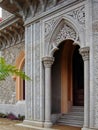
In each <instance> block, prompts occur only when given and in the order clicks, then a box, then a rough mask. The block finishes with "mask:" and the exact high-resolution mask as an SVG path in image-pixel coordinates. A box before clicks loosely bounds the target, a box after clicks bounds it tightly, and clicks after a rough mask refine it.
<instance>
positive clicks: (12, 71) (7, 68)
mask: <svg viewBox="0 0 98 130" xmlns="http://www.w3.org/2000/svg"><path fill="white" fill-rule="evenodd" d="M9 75H17V76H20V77H21V78H22V79H26V80H30V78H29V77H28V76H27V75H25V73H24V72H22V71H21V70H18V69H17V68H16V67H15V66H13V65H10V64H7V63H6V61H5V59H4V58H3V57H0V81H1V80H5V79H6V78H7V77H8V76H9Z"/></svg>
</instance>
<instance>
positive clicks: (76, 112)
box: [57, 106, 84, 127]
mask: <svg viewBox="0 0 98 130" xmlns="http://www.w3.org/2000/svg"><path fill="white" fill-rule="evenodd" d="M83 120H84V108H83V106H82V107H81V106H79V107H78V106H73V107H72V110H71V112H69V113H67V114H62V116H61V117H60V118H59V119H58V121H57V124H61V125H69V126H77V127H82V126H83Z"/></svg>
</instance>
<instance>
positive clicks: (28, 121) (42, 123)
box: [23, 120, 44, 127]
mask: <svg viewBox="0 0 98 130" xmlns="http://www.w3.org/2000/svg"><path fill="white" fill-rule="evenodd" d="M23 124H24V125H31V126H37V127H44V122H40V121H30V120H24V121H23Z"/></svg>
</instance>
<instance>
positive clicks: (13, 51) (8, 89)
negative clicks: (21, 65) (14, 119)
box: [0, 43, 24, 104]
mask: <svg viewBox="0 0 98 130" xmlns="http://www.w3.org/2000/svg"><path fill="white" fill-rule="evenodd" d="M21 50H24V44H23V43H22V44H17V45H15V46H12V47H9V48H7V49H4V51H3V52H2V55H3V56H4V58H5V59H6V61H7V63H9V64H13V65H14V64H15V60H16V58H17V56H18V55H19V53H20V51H21ZM15 102H16V88H15V81H14V80H13V78H12V77H11V76H9V77H8V78H7V79H6V80H5V81H2V82H0V104H14V103H15Z"/></svg>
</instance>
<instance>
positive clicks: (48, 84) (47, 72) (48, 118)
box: [42, 57, 54, 127]
mask: <svg viewBox="0 0 98 130" xmlns="http://www.w3.org/2000/svg"><path fill="white" fill-rule="evenodd" d="M42 60H43V63H44V66H45V123H44V127H51V126H52V123H51V66H52V64H53V61H54V58H53V57H43V59H42Z"/></svg>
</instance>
